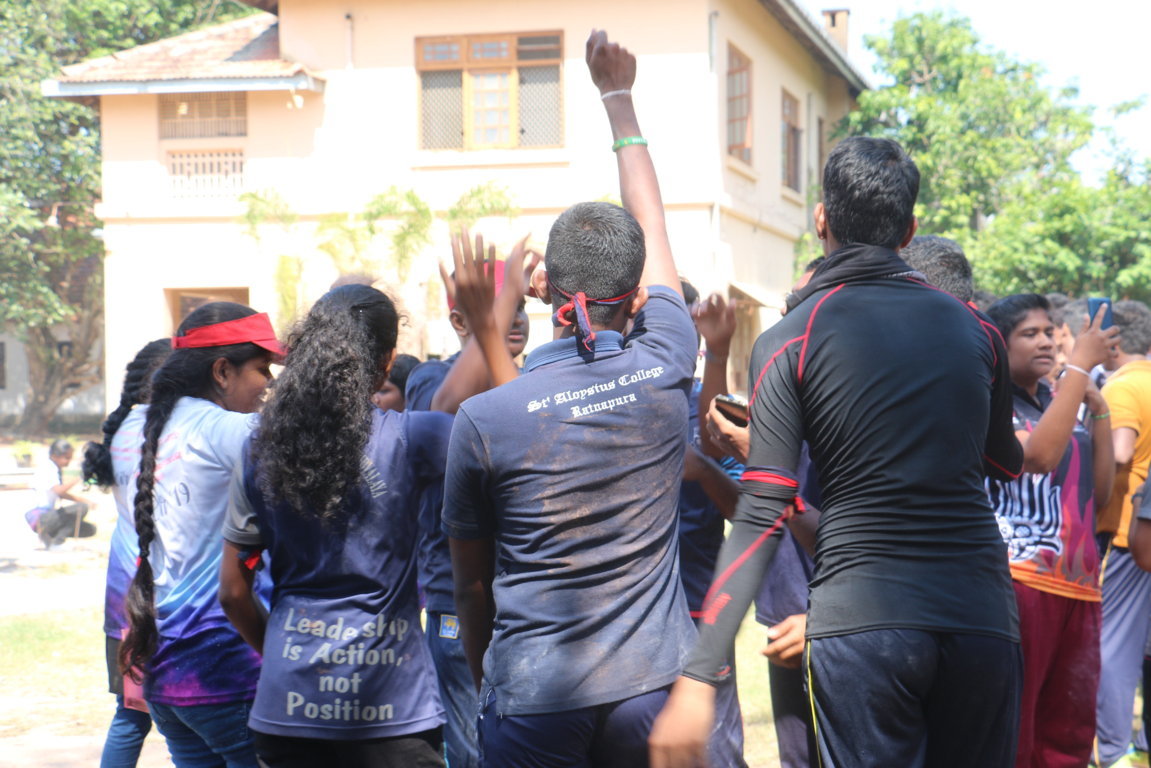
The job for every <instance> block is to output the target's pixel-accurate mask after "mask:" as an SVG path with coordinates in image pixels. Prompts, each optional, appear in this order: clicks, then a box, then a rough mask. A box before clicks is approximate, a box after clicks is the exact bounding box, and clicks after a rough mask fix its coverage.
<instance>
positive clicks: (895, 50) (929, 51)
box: [839, 12, 1092, 235]
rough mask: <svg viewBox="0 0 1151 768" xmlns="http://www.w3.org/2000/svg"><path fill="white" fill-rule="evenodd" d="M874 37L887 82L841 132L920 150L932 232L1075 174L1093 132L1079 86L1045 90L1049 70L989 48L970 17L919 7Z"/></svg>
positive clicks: (924, 207) (923, 208)
mask: <svg viewBox="0 0 1151 768" xmlns="http://www.w3.org/2000/svg"><path fill="white" fill-rule="evenodd" d="M865 43H866V45H867V46H868V48H870V49H871V50H872V51H873V52H874V53H875V55H876V56H877V58H878V68H879V72H880V75H881V76H882V77H883V78H884V79H885V80H886V81H887V82H885V83H883V84H882V85H881V86H880V87H879V88H876V89H874V90H871V91H865V92H864V93H862V94H860V97H859V109H858V110H856V111H854V112H851V113H850V114H849V115H848V116H847V117H846V118H845V119H844V121H843V123H842V124H841V125H840V127H839V130H840V134H841V135H867V136H885V137H888V138H892V139H895V140H896V141H898V142H899V143H900V144H901V145H903V147H904V149H906V150H907V151H908V153H910V155H911V156H912V157H913V158H914V159H915V162H916V164H917V165H918V166H919V171H920V174H921V177H922V180H921V186H920V192H919V204H918V205H917V206H916V215H917V216H918V217H919V219H920V226H921V228H922V230H923V231H924V232H931V233H937V234H947V233H951V234H952V235H955V234H956V233H959V232H961V231H962V230H964V229H968V230H973V231H978V230H979V229H981V228H983V226H984V224H985V222H986V221H987V219H988V218H989V217H991V216H994V215H995V214H997V213H998V212H1000V211H1001V210H1002V209H1003V207H1004V204H1005V202H1006V201H1007V200H1008V199H1009V198H1008V196H1009V195H1011V194H1015V192H1016V191H1017V190H1018V189H1019V188H1020V186H1023V187H1027V186H1030V187H1034V186H1039V187H1042V186H1044V185H1045V184H1046V183H1047V182H1048V180H1050V179H1052V178H1056V177H1059V176H1061V175H1062V174H1064V173H1066V172H1067V171H1068V169H1069V159H1070V157H1071V154H1072V153H1073V152H1074V151H1075V150H1076V149H1079V148H1080V147H1082V146H1084V145H1085V144H1086V143H1087V141H1088V140H1089V139H1090V137H1091V130H1092V123H1091V117H1090V112H1089V111H1088V110H1087V109H1084V108H1081V107H1077V106H1075V105H1073V104H1072V103H1071V100H1072V99H1073V98H1074V97H1075V91H1074V89H1071V88H1065V89H1062V90H1060V91H1052V90H1050V89H1048V88H1046V87H1044V86H1043V85H1042V83H1041V82H1040V77H1041V75H1042V74H1043V72H1042V69H1041V68H1040V67H1038V66H1037V65H1035V64H1028V63H1023V62H1019V61H1015V60H1013V59H1011V58H1010V57H1009V56H1007V55H1006V54H1004V53H1002V52H1000V51H995V50H991V49H989V48H987V47H986V46H984V45H983V44H982V43H981V42H980V40H979V36H978V35H977V34H976V33H975V30H974V29H972V27H971V22H970V21H969V20H967V19H965V18H960V17H957V16H954V15H949V14H945V13H942V12H932V13H917V14H914V15H912V16H908V17H905V18H900V19H899V20H897V21H896V22H895V24H894V25H893V27H892V30H891V34H890V36H883V37H880V36H869V37H867V38H866V39H865Z"/></svg>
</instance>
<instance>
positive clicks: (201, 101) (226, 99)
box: [160, 91, 248, 139]
mask: <svg viewBox="0 0 1151 768" xmlns="http://www.w3.org/2000/svg"><path fill="white" fill-rule="evenodd" d="M247 135H248V94H246V93H244V92H242V91H239V92H226V93H162V94H160V138H161V139H202V138H211V137H216V136H247Z"/></svg>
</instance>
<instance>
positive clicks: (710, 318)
mask: <svg viewBox="0 0 1151 768" xmlns="http://www.w3.org/2000/svg"><path fill="white" fill-rule="evenodd" d="M694 316H695V327H696V328H697V329H698V330H699V334H700V336H702V337H703V341H704V343H705V344H706V345H707V355H706V356H705V357H704V363H703V382H702V384H701V386H700V390H699V412H700V413H707V412H708V410H709V409H710V408H711V403H712V401H713V400H714V399H715V396H716V395H722V394H726V393H727V392H728V386H727V357H728V354H729V352H730V351H731V337H732V336H733V335H735V305H734V304H729V303H728V302H727V301H725V300H724V298H723V297H722V296H720V295H719V294H718V293H713V294H712V295H711V296H708V297H707V299H706V300H705V301H703V302H701V303H700V304H699V305H698V306H697V307H696V308H695V311H694ZM699 448H700V450H701V451H703V452H704V453H705V454H706V455H708V456H711V457H712V458H713V459H718V458H721V457H723V456H726V455H727V452H726V451H725V450H724V449H723V447H722V446H721V445H717V444H716V443H715V442H713V441H712V438H711V431H710V430H708V429H706V428H703V429H700V430H699Z"/></svg>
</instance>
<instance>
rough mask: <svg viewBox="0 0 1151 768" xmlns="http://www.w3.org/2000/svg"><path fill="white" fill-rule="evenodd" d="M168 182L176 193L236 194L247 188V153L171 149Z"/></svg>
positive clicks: (210, 195) (173, 194) (208, 196)
mask: <svg viewBox="0 0 1151 768" xmlns="http://www.w3.org/2000/svg"><path fill="white" fill-rule="evenodd" d="M168 185H169V191H170V192H171V194H172V196H173V197H185V198H189V197H201V198H211V197H216V198H218V197H235V196H236V195H239V194H240V193H241V192H243V191H244V153H243V152H242V151H239V150H229V149H225V150H206V151H202V152H201V151H197V152H169V153H168Z"/></svg>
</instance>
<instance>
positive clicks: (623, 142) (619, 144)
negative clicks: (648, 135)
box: [611, 136, 647, 152]
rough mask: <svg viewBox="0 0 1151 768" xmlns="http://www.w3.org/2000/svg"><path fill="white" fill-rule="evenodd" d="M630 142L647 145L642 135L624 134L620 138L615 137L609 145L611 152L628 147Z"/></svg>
mask: <svg viewBox="0 0 1151 768" xmlns="http://www.w3.org/2000/svg"><path fill="white" fill-rule="evenodd" d="M632 144H640V145H642V146H645V147H646V146H647V139H645V138H644V137H643V136H624V137H623V138H622V139H616V142H615V144H612V145H611V151H612V152H619V151H620V150H621V149H623V148H624V147H630V146H631V145H632Z"/></svg>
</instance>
